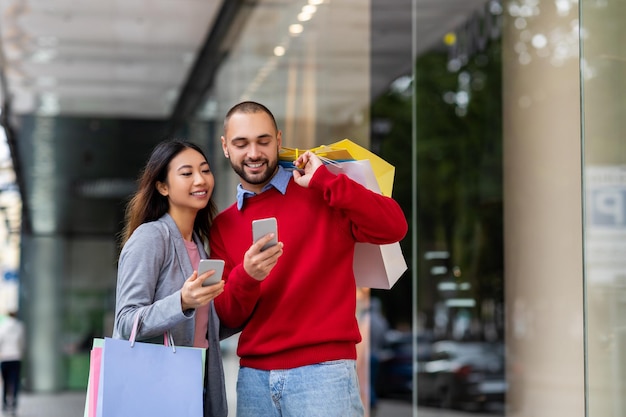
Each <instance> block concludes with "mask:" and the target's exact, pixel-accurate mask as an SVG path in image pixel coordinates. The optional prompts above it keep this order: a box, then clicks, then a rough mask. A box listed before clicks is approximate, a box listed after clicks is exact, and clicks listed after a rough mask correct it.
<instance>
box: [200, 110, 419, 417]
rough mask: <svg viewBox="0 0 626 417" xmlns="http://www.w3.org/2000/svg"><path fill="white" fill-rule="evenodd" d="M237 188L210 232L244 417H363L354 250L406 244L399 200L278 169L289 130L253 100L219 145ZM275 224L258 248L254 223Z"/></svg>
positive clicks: (313, 172) (234, 115) (321, 173)
mask: <svg viewBox="0 0 626 417" xmlns="http://www.w3.org/2000/svg"><path fill="white" fill-rule="evenodd" d="M221 140H222V148H223V150H224V155H225V156H226V158H228V159H229V160H230V163H231V165H232V167H233V170H234V171H235V172H236V173H237V174H238V175H239V177H240V181H241V183H240V184H239V185H238V187H237V202H236V203H235V204H233V205H232V206H231V207H229V208H227V209H226V210H224V211H223V212H222V213H220V214H219V215H218V216H217V217H216V218H215V220H214V222H213V225H212V227H211V236H210V241H209V244H210V248H211V257H212V258H219V259H223V260H224V261H225V262H226V265H225V269H224V279H225V281H226V286H225V290H224V293H222V294H221V295H220V296H219V297H217V298H216V299H215V307H216V309H217V313H218V315H219V317H220V320H221V322H222V324H224V325H226V326H228V327H233V328H237V327H242V326H243V330H242V332H241V335H240V338H239V345H238V348H237V354H238V355H239V357H240V370H239V375H238V383H237V416H238V417H259V416H263V417H271V416H282V417H285V416H311V417H312V416H324V417H333V416H336V417H349V416H362V415H363V414H364V410H363V405H362V403H361V400H360V396H359V387H358V381H357V374H356V366H355V364H356V344H357V343H358V342H359V341H360V340H361V335H360V333H359V328H358V324H357V320H356V316H355V312H356V284H355V280H354V273H353V257H354V247H355V243H356V242H369V243H373V244H387V243H393V242H398V241H400V240H401V239H402V238H403V237H404V236H405V234H406V232H407V222H406V219H405V217H404V214H403V212H402V210H401V208H400V206H399V205H398V204H397V203H396V202H395V201H394V200H393V199H391V198H389V197H385V196H382V195H380V194H377V193H375V192H372V191H369V190H368V189H366V188H365V187H363V186H361V185H360V184H358V183H356V182H354V181H352V180H351V179H349V178H348V177H347V176H345V175H343V174H341V175H334V174H332V173H331V172H329V171H328V170H327V169H326V167H325V166H324V164H323V163H322V161H321V160H320V159H319V158H318V157H317V156H316V155H314V154H313V153H311V152H306V153H304V154H303V155H301V156H300V157H299V158H298V159H297V160H296V161H295V162H294V165H295V166H296V167H298V168H299V169H294V170H289V169H285V168H283V167H281V166H280V165H279V164H278V152H279V150H280V147H281V144H282V132H281V131H280V130H278V127H277V125H276V120H275V119H274V116H273V115H272V113H271V112H270V111H269V110H268V109H267V108H266V107H265V106H263V105H261V104H259V103H255V102H242V103H239V104H237V105H236V106H234V107H233V108H231V109H230V110H229V112H228V113H227V115H226V118H225V120H224V136H222V138H221ZM267 217H275V218H276V219H277V222H278V240H279V243H278V245H275V246H274V247H271V248H269V249H266V250H265V251H260V247H261V246H262V245H263V244H264V243H265V242H266V240H269V239H270V236H267V237H266V240H263V241H260V242H258V243H257V244H254V245H252V246H251V243H252V226H251V225H252V221H253V220H256V219H261V218H267Z"/></svg>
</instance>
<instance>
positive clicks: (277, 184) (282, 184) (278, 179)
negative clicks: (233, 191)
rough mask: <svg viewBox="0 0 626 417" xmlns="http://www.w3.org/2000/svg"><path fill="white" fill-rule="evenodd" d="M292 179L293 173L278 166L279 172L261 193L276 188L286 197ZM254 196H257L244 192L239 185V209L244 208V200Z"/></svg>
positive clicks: (250, 192)
mask: <svg viewBox="0 0 626 417" xmlns="http://www.w3.org/2000/svg"><path fill="white" fill-rule="evenodd" d="M291 177H292V173H291V171H290V170H287V169H285V168H283V167H282V166H281V165H278V171H277V172H276V174H275V175H274V176H273V177H272V179H271V180H270V182H268V183H267V184H266V185H265V187H263V189H262V190H261V192H264V191H266V190H269V189H270V188H272V187H274V188H276V189H277V190H278V191H279V192H280V193H281V194H283V195H284V194H285V193H286V192H287V185H289V180H290V179H291ZM253 195H256V193H254V192H252V191H248V190H244V188H243V187H242V186H241V183H239V184H238V185H237V208H238V209H239V210H241V208H242V207H243V202H244V200H245V199H246V198H248V197H252V196H253Z"/></svg>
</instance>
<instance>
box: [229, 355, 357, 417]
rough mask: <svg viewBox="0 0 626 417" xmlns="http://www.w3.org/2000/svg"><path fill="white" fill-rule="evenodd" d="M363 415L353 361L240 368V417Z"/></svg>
mask: <svg viewBox="0 0 626 417" xmlns="http://www.w3.org/2000/svg"><path fill="white" fill-rule="evenodd" d="M363 414H364V410H363V404H362V403H361V397H360V395H359V382H358V380H357V375H356V362H355V361H353V360H338V361H329V362H322V363H318V364H315V365H308V366H302V367H299V368H293V369H281V370H275V371H262V370H258V369H252V368H240V369H239V378H238V379H237V417H259V416H263V417H273V416H276V417H292V416H293V417H295V416H297V417H305V416H306V417H361V416H363Z"/></svg>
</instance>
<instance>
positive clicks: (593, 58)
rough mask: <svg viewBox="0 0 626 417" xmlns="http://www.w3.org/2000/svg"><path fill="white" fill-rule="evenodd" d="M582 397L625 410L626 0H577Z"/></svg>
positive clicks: (594, 416) (603, 416)
mask: <svg viewBox="0 0 626 417" xmlns="http://www.w3.org/2000/svg"><path fill="white" fill-rule="evenodd" d="M580 10H581V23H582V24H581V29H580V33H581V48H582V49H581V51H582V54H581V81H582V113H583V120H584V130H583V143H584V149H583V157H584V164H583V182H584V203H585V217H584V231H585V238H584V249H585V292H586V307H587V310H586V341H587V381H588V382H587V387H588V388H587V390H588V391H587V397H588V403H587V404H588V406H587V407H588V415H589V416H591V417H617V416H622V415H624V413H626V402H625V400H624V398H625V397H624V392H625V390H626V361H625V360H624V354H623V352H624V347H625V346H626V333H625V332H624V328H625V327H624V326H625V324H626V302H625V300H626V299H625V298H624V294H625V292H624V285H625V283H626V217H625V214H626V205H625V204H626V147H625V146H624V140H623V138H622V134H623V131H624V129H623V126H622V125H623V124H624V110H625V105H626V104H625V102H624V99H623V97H624V94H625V93H626V84H625V83H624V81H623V74H624V68H625V66H626V56H625V54H624V47H623V43H624V39H625V35H626V29H624V27H623V24H622V23H621V22H622V21H623V20H624V18H625V17H626V5H625V4H623V3H622V2H612V1H581V2H580Z"/></svg>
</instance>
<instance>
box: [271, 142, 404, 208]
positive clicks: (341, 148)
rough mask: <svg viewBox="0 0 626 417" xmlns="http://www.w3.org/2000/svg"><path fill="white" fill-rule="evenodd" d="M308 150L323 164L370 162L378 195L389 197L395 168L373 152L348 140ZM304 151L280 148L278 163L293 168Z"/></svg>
mask: <svg viewBox="0 0 626 417" xmlns="http://www.w3.org/2000/svg"><path fill="white" fill-rule="evenodd" d="M308 150H309V151H311V152H313V153H314V154H316V155H317V156H319V157H320V158H321V159H322V161H324V162H325V163H332V162H348V161H361V160H368V161H370V165H371V166H372V170H373V172H374V177H375V178H376V182H377V183H378V188H379V190H380V193H382V195H385V196H387V197H391V193H392V191H393V180H394V176H395V172H396V168H395V167H394V166H393V165H391V164H390V163H389V162H387V161H385V160H384V159H383V158H381V157H380V156H378V155H376V154H375V153H374V152H372V151H370V150H368V149H366V148H364V147H362V146H360V145H357V144H356V143H355V142H353V141H351V140H350V139H343V140H340V141H338V142H334V143H331V144H330V145H322V146H318V147H317V148H312V149H308ZM306 151H307V149H297V148H287V147H282V148H281V149H280V151H279V153H278V159H279V162H280V163H281V165H283V166H284V167H287V168H293V161H295V160H296V159H298V156H299V155H301V154H303V153H304V152H306Z"/></svg>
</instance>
